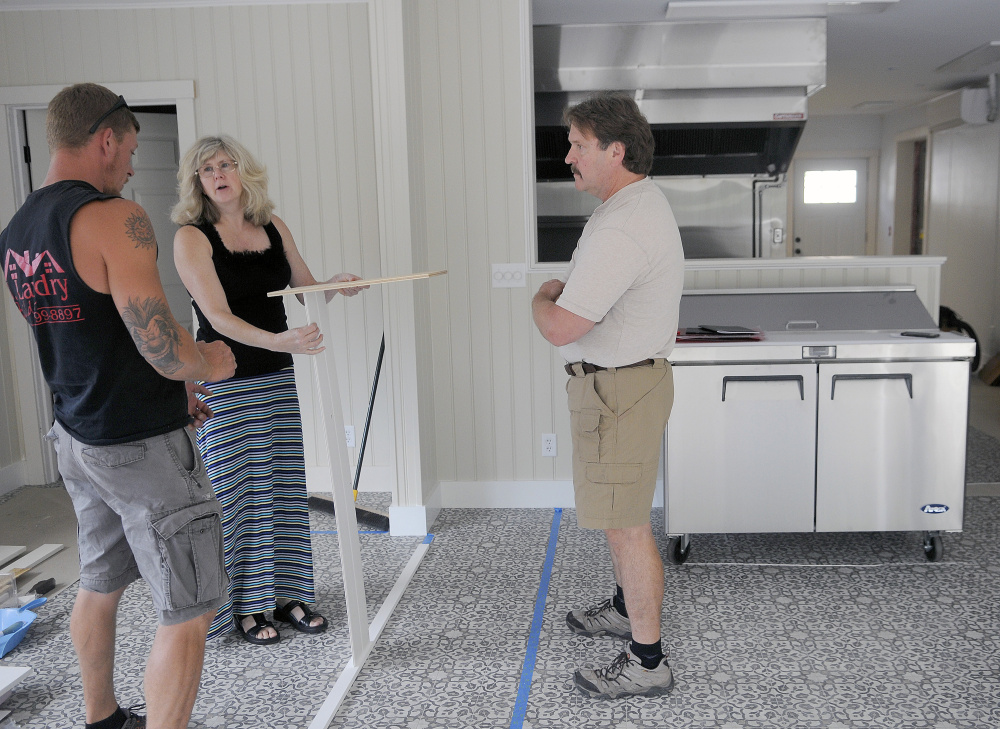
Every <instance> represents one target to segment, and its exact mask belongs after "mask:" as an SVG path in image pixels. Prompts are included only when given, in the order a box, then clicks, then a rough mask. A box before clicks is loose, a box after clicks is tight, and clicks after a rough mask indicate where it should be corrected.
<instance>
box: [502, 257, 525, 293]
mask: <svg viewBox="0 0 1000 729" xmlns="http://www.w3.org/2000/svg"><path fill="white" fill-rule="evenodd" d="M527 285H528V275H527V270H526V268H525V265H524V264H523V263H494V264H493V288H495V289H513V288H519V287H521V286H527Z"/></svg>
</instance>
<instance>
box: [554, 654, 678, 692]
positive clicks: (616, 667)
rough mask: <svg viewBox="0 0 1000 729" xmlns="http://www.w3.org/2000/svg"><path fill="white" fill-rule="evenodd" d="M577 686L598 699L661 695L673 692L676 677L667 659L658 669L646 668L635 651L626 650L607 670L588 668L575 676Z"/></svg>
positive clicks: (664, 659)
mask: <svg viewBox="0 0 1000 729" xmlns="http://www.w3.org/2000/svg"><path fill="white" fill-rule="evenodd" d="M573 683H575V684H576V687H577V688H578V689H580V690H581V691H582V692H583V693H585V694H587V695H588V696H593V697H594V698H597V699H617V698H618V697H619V696H659V695H661V694H666V693H670V689H672V688H673V687H674V674H673V672H672V671H671V670H670V666H669V665H667V659H666V656H664V658H663V660H662V661H661V662H660V665H659V666H657V667H656V668H643V667H642V663H640V662H639V659H638V658H636V657H635V656H634V655H632V652H631V651H627V650H625V651H622V652H621V653H619V654H618V657H617V658H615V659H614V660H613V661H611V665H609V666H607V667H606V668H597V669H591V668H585V669H583V670H582V671H577V672H576V673H574V674H573Z"/></svg>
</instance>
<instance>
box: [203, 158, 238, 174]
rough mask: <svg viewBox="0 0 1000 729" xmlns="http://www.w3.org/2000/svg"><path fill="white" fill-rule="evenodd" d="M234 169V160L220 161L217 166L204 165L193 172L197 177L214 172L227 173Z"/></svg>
mask: <svg viewBox="0 0 1000 729" xmlns="http://www.w3.org/2000/svg"><path fill="white" fill-rule="evenodd" d="M235 170H236V163H235V162H220V163H219V166H218V167H212V165H205V166H204V167H201V168H200V169H198V170H197V171H196V172H195V175H197V176H198V177H211V176H212V175H214V174H215V173H216V172H218V173H219V174H220V175H227V174H229V173H230V172H234V171H235Z"/></svg>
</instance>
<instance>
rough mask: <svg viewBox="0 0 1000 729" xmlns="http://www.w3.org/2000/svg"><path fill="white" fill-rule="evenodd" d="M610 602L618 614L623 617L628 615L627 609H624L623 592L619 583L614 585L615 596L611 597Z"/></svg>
mask: <svg viewBox="0 0 1000 729" xmlns="http://www.w3.org/2000/svg"><path fill="white" fill-rule="evenodd" d="M611 604H612V605H614V607H615V610H617V611H618V614H619V615H621V616H622V617H623V618H627V617H628V610H626V609H625V593H624V592H623V591H622V586H621V585H615V596H614V597H613V598H612V600H611Z"/></svg>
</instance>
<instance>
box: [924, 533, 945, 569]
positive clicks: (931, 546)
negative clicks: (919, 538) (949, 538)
mask: <svg viewBox="0 0 1000 729" xmlns="http://www.w3.org/2000/svg"><path fill="white" fill-rule="evenodd" d="M924 556H925V557H927V561H928V562H940V561H941V558H942V557H944V542H943V540H942V539H941V537H939V536H936V535H935V536H931V535H930V534H928V535H926V536H925V537H924Z"/></svg>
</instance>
